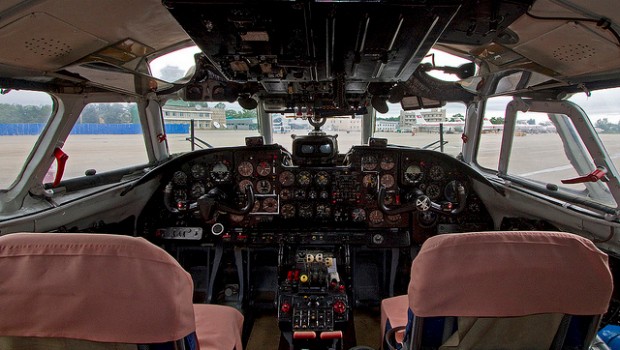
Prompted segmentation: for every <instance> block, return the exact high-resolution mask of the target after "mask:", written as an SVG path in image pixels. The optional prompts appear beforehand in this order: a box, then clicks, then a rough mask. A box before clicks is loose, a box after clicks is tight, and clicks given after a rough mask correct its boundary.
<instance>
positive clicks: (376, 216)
mask: <svg viewBox="0 0 620 350" xmlns="http://www.w3.org/2000/svg"><path fill="white" fill-rule="evenodd" d="M368 220H370V223H371V224H373V225H379V224H381V223H383V213H382V212H381V211H380V210H373V211H371V212H370V214H369V215H368Z"/></svg>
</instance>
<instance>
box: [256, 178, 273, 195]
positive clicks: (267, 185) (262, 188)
mask: <svg viewBox="0 0 620 350" xmlns="http://www.w3.org/2000/svg"><path fill="white" fill-rule="evenodd" d="M256 192H258V193H260V194H265V193H269V192H271V182H269V181H268V180H258V181H256Z"/></svg>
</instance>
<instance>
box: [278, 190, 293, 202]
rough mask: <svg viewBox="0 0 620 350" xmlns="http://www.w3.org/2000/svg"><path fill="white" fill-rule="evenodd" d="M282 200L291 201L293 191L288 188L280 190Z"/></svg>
mask: <svg viewBox="0 0 620 350" xmlns="http://www.w3.org/2000/svg"><path fill="white" fill-rule="evenodd" d="M280 199H282V200H285V201H286V200H289V199H291V190H289V189H288V188H283V189H282V190H280Z"/></svg>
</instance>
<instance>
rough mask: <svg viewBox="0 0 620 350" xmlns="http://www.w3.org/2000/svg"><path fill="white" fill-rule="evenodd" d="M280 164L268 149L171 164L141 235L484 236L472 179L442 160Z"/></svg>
mask: <svg viewBox="0 0 620 350" xmlns="http://www.w3.org/2000/svg"><path fill="white" fill-rule="evenodd" d="M287 154H288V153H287V152H286V150H284V149H283V148H281V147H280V146H278V145H270V146H260V147H235V148H226V149H214V150H205V151H198V152H193V153H188V154H185V155H183V156H181V157H179V159H176V161H175V162H174V164H171V165H170V166H169V167H168V168H169V169H166V167H164V170H162V171H163V172H164V174H163V176H162V184H163V185H164V187H162V190H161V191H158V193H157V194H156V195H155V196H154V197H153V198H152V199H151V201H150V202H149V205H148V208H146V209H145V211H144V213H143V215H142V217H141V221H142V222H143V225H142V226H143V230H144V231H145V232H144V234H146V235H150V236H156V237H157V236H159V237H163V238H176V239H184V237H177V235H176V232H185V231H187V230H185V231H184V230H181V229H180V228H183V227H184V228H190V229H191V232H192V237H193V238H192V239H198V240H213V239H224V240H226V239H231V240H233V241H242V242H248V241H251V242H258V241H265V237H271V238H269V239H267V241H271V240H273V239H283V237H286V239H291V237H293V236H295V235H297V236H299V237H303V238H301V239H302V240H304V239H307V240H314V239H317V238H318V239H325V237H332V236H333V234H336V235H335V236H333V237H335V238H334V239H335V240H339V239H342V237H341V234H350V237H364V238H360V239H359V241H360V242H362V241H364V242H371V243H375V244H383V243H384V242H389V241H390V240H389V237H390V236H394V235H396V236H406V237H407V238H408V239H409V238H410V239H412V240H414V241H423V240H424V239H425V238H426V237H428V236H432V235H434V234H437V233H445V232H458V231H466V230H468V231H470V230H473V229H490V228H492V220H491V218H490V216H489V214H488V213H487V212H486V209H485V208H484V205H483V203H482V202H481V201H480V199H479V198H478V196H477V195H476V194H475V193H474V192H473V190H472V186H471V176H472V174H473V170H471V169H469V168H468V167H467V165H465V164H464V163H461V162H460V161H458V160H456V159H454V158H452V157H450V156H447V155H444V154H441V153H438V152H434V151H428V150H419V149H406V148H392V147H369V146H357V147H353V148H352V149H351V151H349V153H347V154H346V155H345V157H344V161H343V162H342V164H340V165H330V166H295V165H290V164H288V162H287V161H285V158H286V157H287ZM421 199H424V200H425V201H427V203H429V205H428V208H425V207H424V206H423V205H420V203H419V202H420V201H421ZM153 213H157V214H156V215H154V214H153ZM171 232H175V234H171ZM197 232H198V233H202V234H197ZM356 233H361V234H360V235H357V236H356V235H355V234H356ZM386 238H387V239H386ZM408 239H407V240H408Z"/></svg>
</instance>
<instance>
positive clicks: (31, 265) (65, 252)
mask: <svg viewBox="0 0 620 350" xmlns="http://www.w3.org/2000/svg"><path fill="white" fill-rule="evenodd" d="M192 293H193V283H192V280H191V277H190V275H189V274H188V273H187V272H185V271H184V270H183V269H182V268H181V266H180V265H179V264H178V263H177V262H176V260H174V259H173V258H172V257H171V256H170V255H169V254H168V253H166V252H165V251H164V250H163V249H161V248H159V247H157V246H155V245H153V244H151V243H149V242H148V241H146V240H145V239H142V238H135V237H127V236H119V235H107V234H56V233H15V234H8V235H5V236H2V237H0V310H1V312H0V335H1V336H23V337H58V338H74V339H85V340H91V341H98V342H119V343H142V344H146V343H160V342H166V341H171V340H176V339H181V338H183V337H185V336H186V335H188V334H190V333H191V332H193V331H194V330H195V323H194V309H193V305H192Z"/></svg>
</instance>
